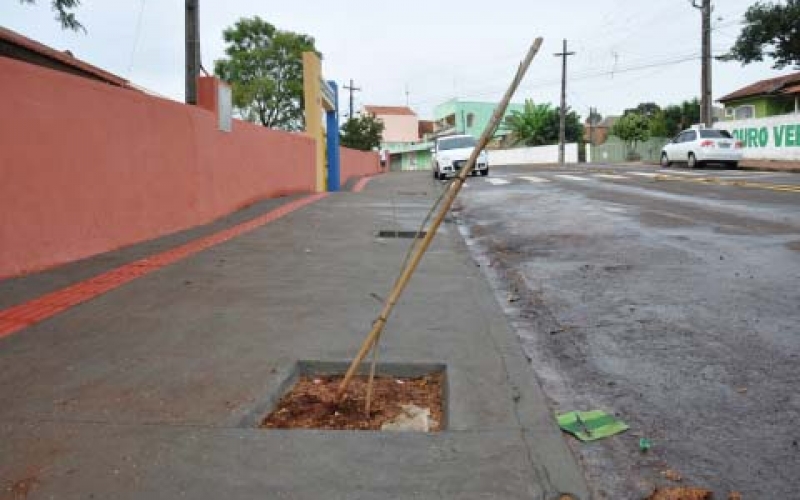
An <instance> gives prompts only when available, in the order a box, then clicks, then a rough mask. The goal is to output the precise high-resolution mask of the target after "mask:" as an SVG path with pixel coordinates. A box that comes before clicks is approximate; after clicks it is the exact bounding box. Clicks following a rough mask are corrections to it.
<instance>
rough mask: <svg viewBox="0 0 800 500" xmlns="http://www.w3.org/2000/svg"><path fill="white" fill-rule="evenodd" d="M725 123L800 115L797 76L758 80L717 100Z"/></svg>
mask: <svg viewBox="0 0 800 500" xmlns="http://www.w3.org/2000/svg"><path fill="white" fill-rule="evenodd" d="M718 101H719V102H721V103H722V104H724V105H725V120H746V119H749V118H766V117H768V116H775V115H786V114H789V113H800V72H798V73H792V74H791V75H786V76H780V77H778V78H770V79H768V80H761V81H759V82H756V83H754V84H752V85H748V86H747V87H744V88H741V89H739V90H737V91H736V92H732V93H730V94H728V95H726V96H724V97H721V98H719V99H718Z"/></svg>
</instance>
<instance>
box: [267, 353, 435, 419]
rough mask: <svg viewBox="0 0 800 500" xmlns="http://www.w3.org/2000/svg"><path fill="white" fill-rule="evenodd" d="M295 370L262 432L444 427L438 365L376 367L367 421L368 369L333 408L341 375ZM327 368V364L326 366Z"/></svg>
mask: <svg viewBox="0 0 800 500" xmlns="http://www.w3.org/2000/svg"><path fill="white" fill-rule="evenodd" d="M336 365H338V366H339V368H341V369H327V370H325V369H320V370H308V369H306V370H303V369H300V370H298V373H296V374H295V375H294V377H293V379H294V380H293V381H294V383H293V384H290V385H291V388H290V389H289V390H288V391H287V392H286V393H285V394H284V395H283V397H282V398H280V400H279V401H278V402H277V404H276V406H275V409H274V410H273V411H272V412H271V413H269V415H267V416H266V417H265V418H264V419H263V420H262V421H261V423H260V425H259V427H260V428H262V429H325V430H361V431H380V430H385V431H389V430H405V431H417V432H438V431H441V430H443V429H444V428H445V424H446V392H447V391H446V377H445V371H444V367H443V366H441V365H432V366H431V365H428V366H425V367H422V366H418V367H415V366H414V365H394V366H386V365H378V368H377V370H376V374H375V378H374V380H373V385H372V400H371V401H372V402H371V406H370V413H369V416H367V414H366V413H365V401H366V394H367V380H368V377H367V374H366V373H364V371H365V370H366V369H368V366H364V367H362V370H361V371H360V372H359V373H358V374H357V375H356V376H355V377H353V379H352V380H351V382H350V384H349V385H348V388H347V395H346V397H345V398H344V400H343V401H341V402H340V403H338V404H337V403H336V392H337V390H338V388H339V384H340V383H341V381H342V379H343V377H344V375H343V373H344V371H345V370H346V368H347V366H346V364H341V365H339V364H336ZM328 368H331V364H328Z"/></svg>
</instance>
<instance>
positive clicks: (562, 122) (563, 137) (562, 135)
mask: <svg viewBox="0 0 800 500" xmlns="http://www.w3.org/2000/svg"><path fill="white" fill-rule="evenodd" d="M554 55H555V56H556V57H560V58H561V113H560V114H561V116H560V119H559V124H558V163H559V164H561V165H563V164H564V157H565V154H564V153H565V151H564V149H565V143H566V142H567V57H569V56H574V55H575V52H567V40H566V39H565V40H564V50H563V51H562V52H559V53H557V54H554Z"/></svg>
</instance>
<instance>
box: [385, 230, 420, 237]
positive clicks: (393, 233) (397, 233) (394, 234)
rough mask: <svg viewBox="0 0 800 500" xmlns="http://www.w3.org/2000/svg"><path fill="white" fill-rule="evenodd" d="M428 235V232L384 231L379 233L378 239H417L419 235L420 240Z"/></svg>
mask: <svg viewBox="0 0 800 500" xmlns="http://www.w3.org/2000/svg"><path fill="white" fill-rule="evenodd" d="M426 234H428V231H419V232H418V231H394V230H388V229H384V230H381V231H378V238H416V237H417V235H419V237H420V238H424V237H425V235H426Z"/></svg>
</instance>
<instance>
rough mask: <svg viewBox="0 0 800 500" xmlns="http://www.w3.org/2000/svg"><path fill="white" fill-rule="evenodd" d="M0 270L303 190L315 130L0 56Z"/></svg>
mask: <svg viewBox="0 0 800 500" xmlns="http://www.w3.org/2000/svg"><path fill="white" fill-rule="evenodd" d="M0 102H2V105H1V106H0V109H2V115H3V116H2V118H0V278H2V277H8V276H12V275H17V274H20V273H24V272H28V271H33V270H38V269H42V268H46V267H49V266H53V265H56V264H61V263H65V262H69V261H73V260H76V259H81V258H84V257H88V256H91V255H94V254H97V253H101V252H105V251H108V250H112V249H115V248H119V247H122V246H125V245H129V244H132V243H136V242H139V241H143V240H147V239H150V238H154V237H157V236H161V235H164V234H167V233H171V232H174V231H178V230H181V229H185V228H188V227H191V226H195V225H198V224H203V223H207V222H210V221H212V220H214V219H216V218H218V217H220V216H222V215H224V214H227V213H229V212H232V211H234V210H236V209H238V208H241V207H243V206H246V205H248V204H250V203H252V202H254V201H257V200H260V199H263V198H269V197H275V196H281V195H286V194H291V193H300V192H312V191H313V190H314V182H315V172H314V162H315V151H314V142H313V141H312V140H311V139H309V138H308V137H305V136H304V135H300V134H290V133H286V132H280V131H274V130H267V129H264V128H263V127H258V126H255V125H251V124H248V123H244V122H240V121H235V123H234V126H233V132H232V133H226V132H220V131H218V130H217V122H216V118H215V115H214V114H213V113H211V112H209V111H207V110H204V109H200V108H197V107H192V106H186V105H183V104H181V103H176V102H173V101H168V100H164V99H159V98H155V97H151V96H148V95H146V94H143V93H140V92H136V91H132V90H127V89H122V88H118V87H112V86H110V85H107V84H103V83H99V82H94V81H90V80H87V79H83V78H80V77H76V76H72V75H67V74H64V73H59V72H56V71H52V70H48V69H45V68H41V67H37V66H33V65H29V64H26V63H23V62H19V61H15V60H11V59H7V58H4V57H0Z"/></svg>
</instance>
